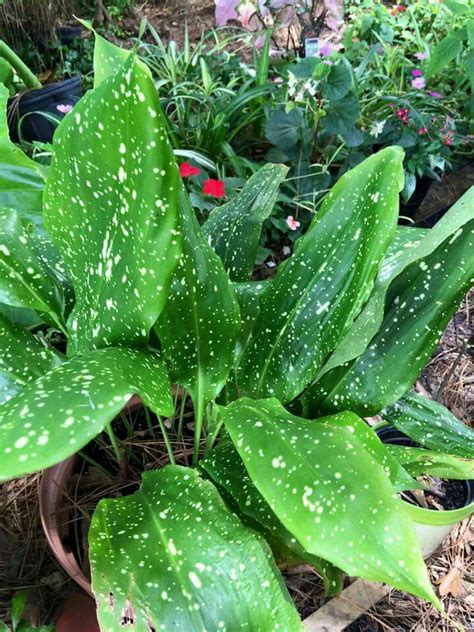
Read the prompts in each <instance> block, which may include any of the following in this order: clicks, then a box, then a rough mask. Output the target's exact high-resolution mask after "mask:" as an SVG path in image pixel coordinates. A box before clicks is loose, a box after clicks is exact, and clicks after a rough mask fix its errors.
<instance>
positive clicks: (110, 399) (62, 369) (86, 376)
mask: <svg viewBox="0 0 474 632" xmlns="http://www.w3.org/2000/svg"><path fill="white" fill-rule="evenodd" d="M134 393H138V394H139V395H140V396H141V398H142V399H143V401H144V402H145V404H146V405H147V406H149V407H150V408H151V409H152V410H154V411H155V412H156V413H160V414H163V415H170V414H171V413H172V412H173V404H172V400H171V395H170V384H169V380H168V375H167V372H166V368H165V365H164V363H163V361H162V360H161V359H160V358H159V357H158V356H156V355H150V354H147V353H144V352H141V351H135V350H133V349H123V348H122V349H101V350H98V351H92V352H89V353H88V354H85V355H82V356H77V357H74V358H73V359H72V360H69V361H67V362H64V363H63V364H61V365H60V366H58V367H56V368H54V369H52V370H51V371H49V372H48V373H45V374H44V375H43V376H41V377H40V378H38V379H37V380H36V381H34V382H30V383H29V384H28V385H27V386H25V388H24V389H23V391H22V392H21V393H19V394H18V395H16V396H15V397H13V398H12V399H11V400H9V401H8V402H5V403H4V404H2V405H1V406H0V454H1V458H0V480H6V479H8V478H14V477H15V476H20V475H22V474H27V473H29V472H35V471H38V470H42V469H44V468H45V467H49V466H50V465H54V464H55V463H58V462H59V461H62V460H63V459H65V458H66V457H68V456H70V455H71V454H74V453H75V452H77V450H79V449H81V448H82V447H83V446H84V445H86V443H88V442H89V441H90V440H91V439H93V438H94V437H95V436H96V435H98V434H99V433H100V432H101V431H102V430H103V429H104V427H105V425H106V424H107V423H109V422H110V421H111V420H112V419H113V418H114V417H115V416H116V415H117V414H118V413H119V412H120V411H121V409H122V408H123V407H124V406H125V404H126V403H127V402H128V400H129V399H130V398H131V397H132V395H133V394H134Z"/></svg>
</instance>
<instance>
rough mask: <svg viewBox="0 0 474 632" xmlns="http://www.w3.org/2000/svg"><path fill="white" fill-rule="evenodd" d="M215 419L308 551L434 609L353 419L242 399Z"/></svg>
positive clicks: (405, 521)
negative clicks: (299, 413)
mask: <svg viewBox="0 0 474 632" xmlns="http://www.w3.org/2000/svg"><path fill="white" fill-rule="evenodd" d="M223 414H224V415H225V425H226V428H227V430H228V431H229V434H230V436H231V439H232V441H233V443H234V445H235V446H236V448H237V450H238V452H239V454H240V456H241V458H242V460H243V462H244V464H245V467H246V469H247V471H248V473H249V475H250V478H251V479H252V480H253V482H254V484H255V485H256V487H257V489H258V490H259V492H260V493H261V494H262V496H263V497H264V498H265V500H266V501H267V502H268V503H269V505H270V507H271V508H272V510H273V511H274V512H275V514H276V515H277V516H278V518H279V519H280V521H281V522H282V523H283V525H284V526H285V527H286V528H287V529H288V530H289V531H290V532H291V533H292V534H293V535H294V536H295V537H296V538H297V539H298V540H299V542H300V543H301V544H302V546H303V547H304V548H305V549H306V550H307V551H308V552H310V553H312V554H314V555H317V556H320V557H323V558H325V559H327V560H329V561H330V562H332V563H333V564H334V565H336V566H338V567H339V568H341V569H343V570H344V571H346V572H347V573H348V574H350V575H361V576H362V577H364V578H366V579H369V580H372V581H383V582H387V583H389V584H391V585H393V586H395V587H397V588H399V589H402V590H406V591H408V592H412V593H413V594H415V595H418V596H420V597H423V598H424V599H428V600H429V601H431V602H432V603H434V604H436V605H437V606H439V602H438V600H437V599H436V597H435V595H434V592H433V590H432V588H431V586H430V583H429V580H428V575H427V572H426V568H425V566H424V563H423V558H422V556H421V552H420V548H419V544H418V541H417V537H416V534H415V531H414V527H413V524H412V522H411V520H410V518H409V515H408V513H407V511H406V509H405V508H404V507H403V505H402V501H401V500H399V499H398V498H397V497H396V496H395V494H394V491H393V487H392V485H391V483H390V481H389V479H388V478H387V476H386V474H385V471H384V469H383V468H382V467H381V465H380V464H379V463H378V462H377V461H376V460H375V459H374V458H373V457H372V456H371V455H370V454H369V453H368V452H367V451H366V450H365V448H364V442H363V440H362V441H361V440H360V439H359V433H358V424H362V423H363V422H362V421H361V420H360V419H358V418H357V416H356V415H353V414H352V413H347V412H346V413H340V414H339V415H334V416H332V417H324V418H321V419H318V420H315V421H308V420H304V419H302V418H299V417H295V416H293V415H291V414H290V413H288V412H287V411H286V410H285V409H284V408H283V407H282V406H281V404H279V402H278V401H277V400H276V399H269V400H260V401H253V400H248V399H245V398H244V399H241V400H239V401H238V402H235V403H234V404H231V405H230V406H229V407H227V409H225V410H224V412H223ZM341 420H345V421H346V422H347V421H350V422H352V423H347V424H346V423H342V424H341V423H340V422H341Z"/></svg>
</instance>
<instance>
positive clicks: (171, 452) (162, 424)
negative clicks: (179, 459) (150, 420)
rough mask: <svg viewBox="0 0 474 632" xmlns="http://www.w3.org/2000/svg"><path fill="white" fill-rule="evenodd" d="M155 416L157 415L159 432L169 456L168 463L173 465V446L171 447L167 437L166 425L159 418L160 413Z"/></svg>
mask: <svg viewBox="0 0 474 632" xmlns="http://www.w3.org/2000/svg"><path fill="white" fill-rule="evenodd" d="M157 417H158V423H159V424H160V428H161V434H162V435H163V439H164V440H165V444H166V450H167V451H168V456H169V459H170V463H171V464H172V465H175V460H174V454H173V448H172V447H171V443H170V439H169V437H168V433H167V431H166V426H165V424H164V423H163V419H162V418H161V415H157Z"/></svg>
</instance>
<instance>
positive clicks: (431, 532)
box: [375, 425, 474, 557]
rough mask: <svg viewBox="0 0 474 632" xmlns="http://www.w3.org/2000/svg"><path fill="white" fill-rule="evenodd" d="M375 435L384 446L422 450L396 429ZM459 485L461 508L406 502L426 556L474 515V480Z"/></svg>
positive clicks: (387, 428) (384, 428)
mask: <svg viewBox="0 0 474 632" xmlns="http://www.w3.org/2000/svg"><path fill="white" fill-rule="evenodd" d="M375 432H376V433H377V435H378V437H379V439H380V440H381V441H382V442H383V443H387V444H391V445H402V446H407V447H420V446H419V445H418V444H417V443H415V442H414V441H412V440H411V439H410V438H409V437H407V436H406V435H404V434H403V433H402V432H400V431H399V430H397V429H396V428H394V427H393V426H390V425H380V426H379V427H376V428H375ZM458 482H459V483H460V485H462V486H463V491H464V504H463V506H461V507H459V508H458V509H448V510H445V511H436V510H433V509H425V508H423V507H417V506H415V505H412V504H410V503H408V502H407V503H406V507H407V509H408V511H409V513H410V515H411V517H412V519H413V521H414V523H415V529H416V532H417V534H418V538H419V540H420V546H421V552H422V553H423V556H424V557H429V556H430V555H432V554H433V553H434V552H435V551H436V549H437V548H438V547H439V546H440V544H441V543H442V542H443V540H444V539H445V538H446V537H447V535H448V534H449V533H450V531H451V530H452V529H453V528H454V526H455V525H456V524H457V523H458V522H461V521H462V520H464V519H465V518H467V517H468V516H470V515H471V514H472V513H474V480H465V481H458Z"/></svg>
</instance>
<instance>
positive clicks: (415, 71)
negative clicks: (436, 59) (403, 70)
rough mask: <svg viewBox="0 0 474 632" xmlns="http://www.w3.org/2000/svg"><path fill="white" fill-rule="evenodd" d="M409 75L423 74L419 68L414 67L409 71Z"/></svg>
mask: <svg viewBox="0 0 474 632" xmlns="http://www.w3.org/2000/svg"><path fill="white" fill-rule="evenodd" d="M411 76H412V77H422V76H423V73H422V72H421V70H419V69H418V68H414V69H413V70H412V71H411Z"/></svg>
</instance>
